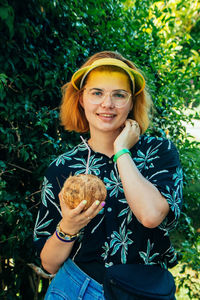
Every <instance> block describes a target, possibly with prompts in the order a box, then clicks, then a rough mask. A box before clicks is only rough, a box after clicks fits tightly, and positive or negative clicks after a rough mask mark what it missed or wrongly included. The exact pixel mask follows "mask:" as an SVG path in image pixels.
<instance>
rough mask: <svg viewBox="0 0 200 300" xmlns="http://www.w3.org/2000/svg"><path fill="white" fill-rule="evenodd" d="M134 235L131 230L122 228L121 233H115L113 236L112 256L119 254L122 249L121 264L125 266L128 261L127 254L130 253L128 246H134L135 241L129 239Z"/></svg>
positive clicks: (111, 243) (111, 244)
mask: <svg viewBox="0 0 200 300" xmlns="http://www.w3.org/2000/svg"><path fill="white" fill-rule="evenodd" d="M130 234H132V231H131V230H127V232H126V228H125V227H122V226H120V228H119V233H118V232H117V231H113V233H112V235H111V238H112V240H111V242H110V248H113V250H112V253H111V255H114V254H116V253H117V251H118V250H120V249H121V263H122V264H125V263H126V261H127V253H128V245H130V244H132V243H133V241H132V240H131V239H130V238H129V237H128V236H129V235H130Z"/></svg>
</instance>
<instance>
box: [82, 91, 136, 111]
mask: <svg viewBox="0 0 200 300" xmlns="http://www.w3.org/2000/svg"><path fill="white" fill-rule="evenodd" d="M88 90H89V88H84V89H83V92H84V91H88ZM90 90H97V91H98V90H99V91H103V92H104V93H105V95H104V96H102V101H101V102H99V103H94V102H92V101H91V103H93V104H101V103H102V102H103V101H104V100H105V97H106V95H107V94H108V93H109V97H110V99H111V101H112V97H111V93H113V92H117V91H122V92H125V93H127V94H128V99H127V101H126V103H124V104H123V105H120V106H118V105H115V106H116V107H118V108H120V107H123V106H125V105H126V104H127V103H128V102H129V101H130V98H131V97H132V93H129V92H127V91H124V90H120V89H117V90H113V91H107V92H106V91H105V90H104V89H99V88H90Z"/></svg>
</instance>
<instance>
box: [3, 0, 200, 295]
mask: <svg viewBox="0 0 200 300" xmlns="http://www.w3.org/2000/svg"><path fill="white" fill-rule="evenodd" d="M199 11H200V5H199V4H198V1H195V0H188V1H186V0H185V1H184V0H175V1H151V0H143V1H139V0H135V1H134V0H132V1H122V0H121V1H120V0H116V1H114V0H109V1H105V0H77V1H76V0H60V1H58V0H54V1H49V0H27V1H20V0H1V1H0V49H1V53H0V100H1V102H0V118H1V127H0V150H1V158H0V168H1V171H0V175H1V182H0V187H1V190H0V285H1V286H0V298H1V299H6V300H9V299H12V300H13V299H42V298H43V296H44V293H45V291H46V288H47V286H48V283H49V281H48V279H44V278H42V277H40V276H38V275H37V274H36V273H35V272H34V271H33V270H32V269H31V268H30V267H29V266H28V263H34V264H35V265H37V266H39V265H40V262H39V260H38V258H37V257H36V256H35V253H34V249H33V245H32V236H33V229H34V222H35V219H36V214H37V209H38V205H39V202H40V190H41V182H42V178H43V175H44V171H45V169H46V168H47V166H48V164H49V163H50V161H51V160H52V159H54V158H55V157H56V156H58V155H59V154H60V153H63V152H65V151H66V150H68V149H69V148H70V147H72V146H73V145H75V144H76V143H79V142H80V138H79V136H78V135H77V134H76V133H74V132H72V133H69V132H65V131H64V130H63V128H62V127H61V126H60V124H59V105H60V99H61V86H62V85H63V84H64V83H66V82H67V81H69V80H70V79H71V76H72V74H73V72H74V71H76V70H77V68H78V67H79V66H80V65H81V64H82V63H83V62H84V60H85V59H86V58H87V57H88V56H90V55H92V54H94V53H96V52H98V51H103V50H113V51H118V52H120V53H121V54H122V55H124V56H126V57H127V58H129V59H130V60H132V61H134V62H135V63H136V64H137V65H138V66H139V67H140V68H141V70H142V71H143V72H144V74H145V76H146V78H147V82H148V85H149V90H150V92H151V95H152V98H153V101H154V104H155V108H156V109H155V114H154V117H153V122H152V125H151V127H150V129H149V133H150V134H154V135H157V136H166V135H167V137H169V138H170V139H171V140H172V141H173V142H174V143H175V144H176V146H177V147H178V149H179V152H180V158H181V163H182V166H183V170H184V207H183V213H182V215H181V219H180V223H179V226H178V228H177V230H176V232H175V233H174V234H172V239H173V241H174V244H175V246H176V249H177V251H178V256H179V259H180V264H181V270H180V272H179V273H178V274H177V275H176V280H177V286H178V289H181V288H184V293H185V295H187V296H188V297H189V298H185V299H198V295H199V294H198V291H199V286H198V284H195V283H194V282H192V278H193V277H195V276H196V278H198V274H199V273H197V272H198V271H199V268H200V267H199V266H200V257H199V251H200V237H199V232H200V229H199V227H200V220H199V213H200V189H199V183H200V175H199V170H200V158H199V157H200V149H199V144H198V143H197V142H196V141H195V140H194V139H192V138H191V137H189V136H188V135H187V134H186V130H185V127H184V126H183V123H182V121H186V122H191V120H192V119H195V118H197V119H198V118H199V111H200V109H199V108H200V97H199V90H200V89H199V81H198V79H199V78H198V74H199V71H200V57H199V44H200V42H199V41H200V17H199V16H200V15H199ZM188 108H189V109H190V110H188ZM188 111H189V113H188ZM188 267H189V268H190V270H191V271H192V272H193V273H192V274H193V275H188V273H185V270H186V269H187V268H188ZM180 274H186V275H185V276H182V277H180ZM181 299H184V298H181Z"/></svg>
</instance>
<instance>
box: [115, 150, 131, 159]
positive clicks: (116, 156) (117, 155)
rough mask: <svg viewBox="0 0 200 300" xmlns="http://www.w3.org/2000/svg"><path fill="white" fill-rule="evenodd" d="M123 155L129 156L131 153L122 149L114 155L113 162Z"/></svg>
mask: <svg viewBox="0 0 200 300" xmlns="http://www.w3.org/2000/svg"><path fill="white" fill-rule="evenodd" d="M124 154H129V155H130V156H131V152H130V151H129V149H126V148H123V149H121V150H119V151H117V152H116V153H115V155H114V157H113V161H114V162H116V161H117V159H118V158H119V157H120V156H122V155H124Z"/></svg>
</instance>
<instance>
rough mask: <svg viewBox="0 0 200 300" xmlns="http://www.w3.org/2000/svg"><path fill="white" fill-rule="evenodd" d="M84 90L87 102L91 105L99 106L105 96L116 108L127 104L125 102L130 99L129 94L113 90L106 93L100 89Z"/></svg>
mask: <svg viewBox="0 0 200 300" xmlns="http://www.w3.org/2000/svg"><path fill="white" fill-rule="evenodd" d="M85 90H86V93H87V98H88V100H89V101H90V102H91V103H93V104H101V103H102V102H103V101H104V99H105V97H106V95H107V94H109V96H110V99H111V101H112V103H113V104H114V105H115V106H116V107H122V106H124V105H126V104H127V102H128V101H129V99H130V97H131V93H128V92H126V91H124V90H114V91H112V92H109V91H107V92H106V91H104V90H102V89H96V88H92V89H87V88H86V89H85Z"/></svg>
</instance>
